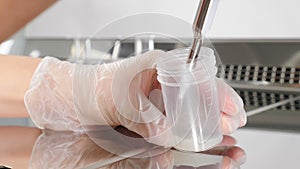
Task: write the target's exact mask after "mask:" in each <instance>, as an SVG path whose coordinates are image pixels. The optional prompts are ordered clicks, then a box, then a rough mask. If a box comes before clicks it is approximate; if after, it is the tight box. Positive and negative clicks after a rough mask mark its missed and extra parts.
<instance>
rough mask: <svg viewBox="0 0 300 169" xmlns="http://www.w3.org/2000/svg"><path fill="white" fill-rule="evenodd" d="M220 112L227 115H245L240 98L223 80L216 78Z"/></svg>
mask: <svg viewBox="0 0 300 169" xmlns="http://www.w3.org/2000/svg"><path fill="white" fill-rule="evenodd" d="M216 83H217V88H218V93H219V104H220V110H221V111H222V112H224V113H226V114H229V115H232V116H233V115H236V114H238V113H245V110H244V103H243V100H242V99H241V97H240V96H239V95H238V94H237V93H236V92H235V91H234V90H233V89H232V88H231V87H230V86H229V85H228V84H227V83H225V82H224V81H223V80H221V79H218V78H216Z"/></svg>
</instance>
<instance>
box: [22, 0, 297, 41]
mask: <svg viewBox="0 0 300 169" xmlns="http://www.w3.org/2000/svg"><path fill="white" fill-rule="evenodd" d="M198 2H199V0H184V1H183V0H151V1H149V0H110V1H104V0H60V1H59V2H58V3H57V4H55V5H54V6H53V7H51V8H50V9H49V10H48V11H46V12H45V13H43V14H42V15H41V16H39V17H38V18H37V19H35V20H34V21H33V22H32V23H31V24H29V25H28V27H27V33H26V35H27V37H30V38H47V37H48V38H49V37H52V38H55V37H61V38H72V37H77V38H79V37H88V36H90V35H91V34H93V33H94V32H95V31H96V30H97V29H98V28H100V27H103V26H104V25H106V24H108V23H110V22H112V21H113V20H116V19H119V18H122V17H124V16H129V15H133V14H140V13H145V12H155V13H164V14H168V15H172V16H175V17H179V18H181V19H183V20H185V21H187V22H189V23H192V22H193V18H194V15H195V12H196V9H197V6H198ZM299 6H300V1H299V0H220V4H219V8H218V10H217V14H216V17H215V21H214V23H213V25H212V28H211V30H210V32H209V33H208V36H209V37H211V38H216V39H300V22H299V18H300V13H299V12H298V11H299ZM147 22H151V21H147ZM133 26H135V25H133ZM119 29H120V30H122V28H121V27H120V28H119ZM170 29H172V30H174V31H176V29H177V28H176V27H175V28H174V27H171V28H170ZM113 31H116V30H113ZM180 31H181V30H178V32H180ZM179 34H181V35H183V36H185V35H188V36H190V33H189V32H187V33H183V32H181V33H179Z"/></svg>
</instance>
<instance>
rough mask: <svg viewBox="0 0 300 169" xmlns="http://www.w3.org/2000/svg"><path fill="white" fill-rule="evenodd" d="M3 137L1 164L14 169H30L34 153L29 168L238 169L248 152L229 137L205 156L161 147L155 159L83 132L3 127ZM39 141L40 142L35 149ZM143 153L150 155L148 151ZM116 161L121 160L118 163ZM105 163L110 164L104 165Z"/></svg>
mask: <svg viewBox="0 0 300 169" xmlns="http://www.w3.org/2000/svg"><path fill="white" fill-rule="evenodd" d="M122 133H124V132H122ZM125 133H126V132H125ZM0 134H1V135H5V137H1V140H0V141H1V144H0V150H1V151H0V159H1V162H2V163H1V165H8V166H11V167H13V168H27V166H28V163H29V159H30V153H31V150H32V153H31V160H30V164H29V168H37V169H42V168H47V169H49V168H64V169H65V168H72V169H74V168H82V167H84V166H87V165H91V164H100V166H101V168H106V169H111V168H172V167H173V168H181V167H183V166H181V165H179V164H182V165H183V164H184V166H189V165H190V166H193V165H194V166H195V165H196V164H197V165H199V167H198V168H202V169H203V168H205V167H211V165H207V166H203V165H204V164H208V162H211V161H212V160H215V162H216V164H217V165H215V167H218V168H220V166H222V167H221V168H222V169H227V168H230V167H231V168H238V167H239V165H240V164H242V163H243V162H244V160H245V152H244V151H243V150H242V149H241V148H239V147H236V146H234V145H235V143H236V141H235V140H234V139H233V138H232V137H229V136H225V137H224V139H223V142H222V143H221V144H220V145H219V146H218V147H216V148H214V149H211V150H208V151H206V152H202V153H192V152H180V151H177V150H166V149H160V148H157V149H155V151H156V153H153V154H155V155H154V156H149V157H147V156H145V157H143V158H140V156H135V157H131V158H126V157H124V156H123V157H122V156H117V155H115V154H112V153H110V152H108V151H106V150H104V149H102V148H101V147H99V146H98V145H96V144H95V143H94V142H93V141H92V140H91V139H90V138H89V137H88V136H87V135H85V134H81V133H74V132H56V131H49V130H45V131H44V133H43V134H41V135H40V130H38V129H36V128H29V127H0ZM38 135H40V137H39V138H38V139H37V137H38ZM35 140H36V142H35V145H34V146H33V144H34V141H35ZM112 142H114V141H112ZM118 146H120V145H118ZM156 147H157V146H156ZM32 148H33V149H32ZM148 148H149V147H148ZM148 150H149V149H148ZM151 150H153V149H151ZM143 152H146V153H148V154H149V151H147V150H146V148H145V151H143ZM157 152H158V153H157ZM129 154H130V153H129ZM178 154H181V155H178ZM182 155H184V156H185V157H193V158H189V159H192V161H194V162H195V163H194V164H192V163H189V161H184V158H181V157H183V156H182ZM112 159H118V160H115V161H114V160H112ZM122 159H124V160H122ZM190 161H191V160H190ZM199 161H203V163H199ZM182 162H183V163H182ZM105 163H106V164H107V165H104V164H105ZM210 164H212V163H210ZM200 166H201V167H200Z"/></svg>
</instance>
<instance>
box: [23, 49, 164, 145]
mask: <svg viewBox="0 0 300 169" xmlns="http://www.w3.org/2000/svg"><path fill="white" fill-rule="evenodd" d="M161 54H162V51H152V52H147V53H145V54H143V55H141V56H138V57H132V58H129V59H124V60H122V61H118V62H114V63H110V64H103V65H75V64H70V63H68V62H61V61H59V60H57V59H54V58H50V57H48V58H45V59H43V61H42V62H41V63H40V65H39V67H38V68H37V70H36V72H35V74H34V76H33V80H32V83H31V87H30V90H29V91H28V92H27V93H26V96H25V104H26V107H27V109H28V111H29V113H30V115H31V117H32V119H33V121H34V122H35V124H36V125H37V126H38V127H39V128H42V129H43V128H48V129H53V130H75V131H76V130H82V128H81V126H80V123H81V124H82V125H84V126H90V125H110V126H118V125H122V126H125V127H126V128H128V129H129V130H131V131H134V132H136V133H138V134H139V135H141V136H142V137H144V138H145V139H146V140H147V141H149V142H152V143H156V144H159V145H168V143H167V142H168V141H169V140H170V139H168V138H169V137H170V133H169V132H165V131H168V130H167V129H168V128H167V127H166V125H167V124H166V123H167V121H166V118H165V116H164V115H163V114H162V112H161V111H160V110H159V109H158V108H156V107H155V106H154V105H153V104H152V103H151V102H150V100H149V99H148V96H149V94H150V92H151V91H152V90H153V89H155V88H156V87H158V84H157V81H156V74H155V73H156V71H155V67H154V66H155V60H156V58H157V57H159V56H160V55H161ZM77 117H78V118H79V121H80V122H79V121H78V118H77ZM157 136H159V137H157Z"/></svg>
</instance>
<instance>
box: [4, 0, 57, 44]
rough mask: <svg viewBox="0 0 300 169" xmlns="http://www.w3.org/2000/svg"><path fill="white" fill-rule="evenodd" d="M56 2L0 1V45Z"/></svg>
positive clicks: (41, 0) (42, 0) (49, 0)
mask: <svg viewBox="0 0 300 169" xmlns="http://www.w3.org/2000/svg"><path fill="white" fill-rule="evenodd" d="M56 1H57V0H25V1H24V0H1V1H0V25H1V26H0V43H1V42H3V41H4V40H6V39H7V38H8V37H10V36H11V35H12V34H14V33H15V32H16V31H18V30H19V29H20V28H21V27H23V26H24V25H26V24H27V23H28V22H29V21H31V20H32V19H33V18H35V17H36V16H37V15H39V14H40V13H41V12H43V11H44V10H46V9H47V8H48V7H50V6H51V5H52V4H53V3H55V2H56Z"/></svg>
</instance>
